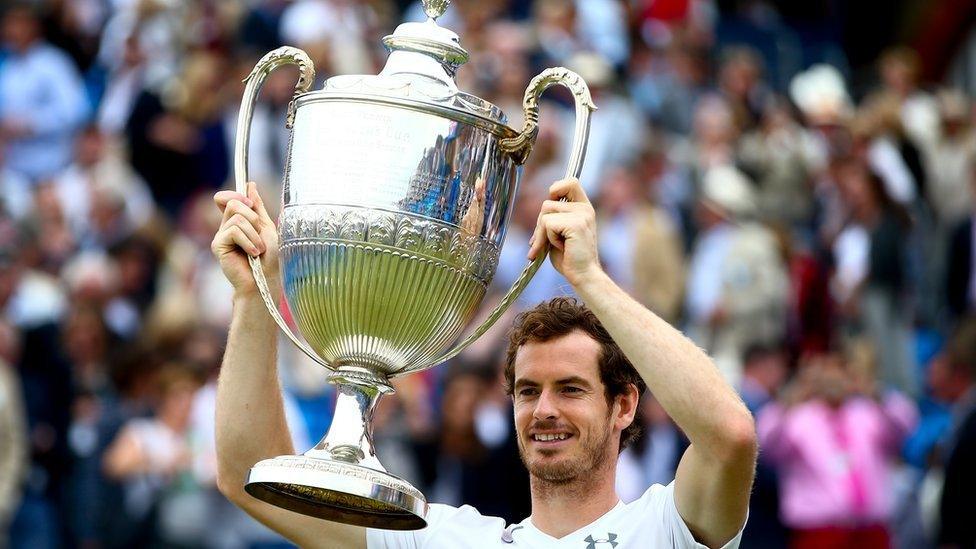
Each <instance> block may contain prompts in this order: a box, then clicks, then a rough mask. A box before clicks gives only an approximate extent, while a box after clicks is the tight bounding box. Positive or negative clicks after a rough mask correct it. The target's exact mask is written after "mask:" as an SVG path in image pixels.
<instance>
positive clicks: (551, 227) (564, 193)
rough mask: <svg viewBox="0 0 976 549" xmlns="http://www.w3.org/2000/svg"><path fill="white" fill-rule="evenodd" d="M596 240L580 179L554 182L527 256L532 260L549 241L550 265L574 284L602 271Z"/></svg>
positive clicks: (591, 209) (592, 221)
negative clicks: (563, 199)
mask: <svg viewBox="0 0 976 549" xmlns="http://www.w3.org/2000/svg"><path fill="white" fill-rule="evenodd" d="M562 198H565V199H566V201H565V202H561V201H560V199H562ZM596 239H597V236H596V213H595V212H594V210H593V205H592V204H590V200H589V199H588V198H587V197H586V193H585V192H584V191H583V186H582V185H580V182H579V180H577V179H572V178H571V179H563V180H560V181H557V182H555V183H553V185H552V186H551V187H549V200H546V201H545V202H543V204H542V211H541V212H540V213H539V221H538V224H537V225H536V228H535V234H533V235H532V240H531V241H530V243H529V259H535V258H536V256H538V255H539V253H540V252H542V250H543V249H544V247H545V245H546V244H547V243H548V244H549V245H550V246H551V248H550V250H549V258H550V259H551V260H552V265H553V267H555V268H556V270H557V271H559V272H560V273H561V274H562V275H563V276H565V277H566V280H569V282H570V284H572V285H573V286H577V285H578V284H580V283H581V282H582V281H583V280H585V279H586V278H587V277H590V276H592V275H595V274H599V273H601V272H602V269H601V268H600V258H599V255H598V254H597V250H596Z"/></svg>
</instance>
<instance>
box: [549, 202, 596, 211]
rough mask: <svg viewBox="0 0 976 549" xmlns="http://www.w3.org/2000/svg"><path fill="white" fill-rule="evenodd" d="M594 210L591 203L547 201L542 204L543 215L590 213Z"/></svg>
mask: <svg viewBox="0 0 976 549" xmlns="http://www.w3.org/2000/svg"><path fill="white" fill-rule="evenodd" d="M592 209H593V206H591V205H590V203H589V202H564V201H562V200H546V201H545V202H543V203H542V213H543V214H547V213H573V212H579V213H584V214H585V213H588V212H589V211H591V210H592Z"/></svg>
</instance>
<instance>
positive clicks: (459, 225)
mask: <svg viewBox="0 0 976 549" xmlns="http://www.w3.org/2000/svg"><path fill="white" fill-rule="evenodd" d="M448 4H449V2H448V1H447V0H425V1H424V9H425V11H426V13H427V15H428V16H429V19H428V20H427V21H426V22H424V23H405V24H402V25H400V26H399V27H398V28H397V29H396V32H395V33H394V34H393V35H391V36H387V37H386V38H384V39H383V43H384V44H385V45H386V47H387V49H389V51H390V56H389V59H388V61H387V63H386V67H385V68H384V69H383V71H382V72H381V73H380V74H379V75H368V76H365V75H357V76H335V77H333V78H330V79H329V80H328V81H327V82H326V83H325V86H324V88H323V89H321V90H319V91H313V92H310V91H309V89H310V88H311V86H312V82H313V81H314V79H315V76H314V68H313V66H312V62H311V60H310V59H309V57H308V55H307V54H305V52H303V51H301V50H299V49H296V48H292V47H283V48H279V49H277V50H275V51H272V52H270V53H268V54H267V55H265V56H264V58H263V59H261V60H260V61H259V62H258V64H257V66H255V67H254V70H253V71H252V72H251V74H250V75H249V76H248V77H247V79H246V80H245V82H246V84H247V86H246V89H245V91H244V98H243V101H242V103H241V111H240V119H239V124H238V128H239V130H238V134H237V143H236V147H235V158H234V161H235V166H234V168H235V171H234V174H235V178H236V184H237V191H238V192H241V193H245V184H246V181H247V180H248V174H247V150H248V140H249V135H250V124H251V116H252V112H253V109H254V103H255V100H256V98H257V95H258V91H259V90H260V88H261V85H262V83H263V82H264V80H265V78H266V77H267V76H268V74H270V73H271V71H273V70H274V69H276V68H278V67H280V66H283V65H298V68H299V70H300V78H299V81H298V84H297V86H296V88H295V97H294V99H293V100H292V102H291V103H290V105H289V107H288V114H287V120H286V125H287V127H288V128H290V129H291V138H290V143H289V147H288V160H287V165H286V168H285V176H284V183H283V188H282V209H281V215H280V218H279V222H278V230H279V237H280V246H281V248H280V262H281V275H282V283H283V287H284V293H285V299H286V300H287V303H288V307H289V309H290V311H291V313H292V316H293V318H294V320H295V323H296V324H297V326H298V330H299V331H300V332H301V334H302V336H303V338H304V340H302V339H299V338H298V337H297V336H296V335H295V334H294V333H292V331H291V330H290V329H289V327H288V325H287V324H286V323H285V321H284V320H283V318H282V316H281V314H280V313H279V312H278V309H277V305H276V301H275V297H274V296H272V295H271V294H270V292H269V290H268V285H267V281H266V280H265V277H264V273H263V271H262V268H261V260H260V259H259V258H251V260H250V262H251V269H252V271H253V273H254V278H255V280H256V282H257V285H258V288H259V289H260V291H261V295H262V296H263V298H264V301H265V303H266V304H267V306H268V310H269V311H270V313H271V315H272V316H273V317H274V319H275V321H276V322H277V323H278V326H279V327H281V329H282V330H283V331H284V333H285V335H287V336H288V338H289V339H291V341H292V342H293V343H294V344H295V345H297V346H298V347H299V348H300V349H301V350H302V351H303V352H304V353H305V354H307V355H308V356H309V357H311V358H312V360H314V361H316V362H317V363H319V364H321V365H322V366H324V367H326V368H327V369H328V370H329V371H330V377H329V380H330V381H331V382H332V383H334V384H335V385H336V388H337V393H338V397H337V403H336V410H335V415H334V419H333V421H332V427H331V428H330V429H329V432H328V434H327V435H326V436H325V438H324V439H322V441H321V442H319V443H318V444H317V445H316V446H315V447H314V448H312V449H311V450H309V451H307V452H305V453H304V454H303V455H300V456H281V457H276V458H273V459H266V460H264V461H261V462H259V463H257V464H255V465H254V466H253V467H252V468H251V471H250V474H249V476H248V480H247V484H246V485H245V490H246V491H247V492H248V493H249V494H251V495H252V496H254V497H256V498H259V499H262V500H264V501H267V502H269V503H272V504H274V505H277V506H279V507H283V508H285V509H290V510H292V511H296V512H299V513H303V514H306V515H311V516H315V517H320V518H324V519H328V520H332V521H338V522H344V523H349V524H356V525H360V526H369V527H376V528H385V529H395V530H412V529H418V528H423V527H424V526H425V525H426V521H425V520H424V517H425V516H426V513H427V501H426V499H425V498H424V496H423V494H421V493H420V491H419V490H417V489H416V488H414V487H413V486H411V485H410V484H409V483H408V482H406V481H404V480H403V479H400V478H398V477H396V476H394V475H391V474H390V473H388V472H386V470H385V469H384V467H383V465H382V464H381V463H380V461H379V459H377V457H376V453H375V452H374V449H373V442H372V428H371V425H370V422H371V418H372V414H373V410H374V408H375V406H376V403H377V401H378V399H379V397H380V396H381V395H384V394H388V393H392V392H393V388H392V387H391V385H390V379H391V378H393V377H395V376H401V375H405V374H409V373H412V372H417V371H420V370H424V369H427V368H430V367H432V366H435V365H437V364H440V363H441V362H444V361H446V360H448V359H449V358H451V357H453V356H455V355H457V354H458V353H459V352H461V350H463V349H464V348H465V347H467V346H468V345H469V344H470V343H471V342H473V341H474V340H475V339H477V338H478V337H479V336H480V335H481V334H483V333H484V332H485V331H486V330H488V328H489V327H490V326H491V325H492V324H493V323H494V322H495V321H496V320H497V319H498V318H499V317H500V316H501V315H502V313H503V312H504V311H505V310H506V309H507V308H508V306H509V305H510V304H511V303H512V302H513V301H514V300H515V299H516V298H517V297H518V295H519V294H520V293H521V291H522V290H523V289H524V288H525V286H526V284H527V283H528V282H529V280H530V279H531V278H532V276H533V275H534V274H535V272H536V270H537V269H538V268H539V266H540V265H541V263H542V261H543V260H544V257H543V256H542V255H540V257H538V258H537V259H536V260H535V261H533V262H531V263H530V264H528V265H527V266H526V268H525V270H524V271H523V272H522V273H521V275H520V276H519V278H518V279H517V280H516V282H515V283H514V285H513V287H512V288H511V289H510V290H509V291H508V293H507V294H506V295H505V296H504V297H503V298H502V299H501V302H500V304H499V305H498V307H497V308H495V309H494V310H493V311H492V312H491V313H490V314H489V315H488V317H487V319H486V320H485V321H484V322H483V323H482V324H481V325H480V326H478V327H477V328H476V329H475V330H474V331H472V332H471V333H470V335H468V336H467V337H465V338H464V339H463V340H462V341H460V343H458V344H456V345H454V346H453V347H452V346H451V343H452V342H454V341H455V340H456V339H457V338H458V337H459V335H460V334H461V331H462V330H463V329H464V328H465V326H467V324H468V323H469V322H470V321H471V320H472V317H473V316H474V315H475V313H476V312H477V311H478V308H479V306H480V304H481V301H482V299H483V297H484V295H485V292H486V290H487V288H488V285H489V283H490V282H491V279H492V276H493V275H494V273H495V268H496V267H497V265H498V257H499V250H500V247H501V245H502V242H503V241H504V239H505V232H506V228H507V226H508V222H509V218H510V217H511V212H512V206H513V201H514V199H515V195H516V191H517V189H518V181H519V176H520V174H521V165H522V164H523V163H524V162H525V160H526V158H527V157H528V155H529V153H530V151H531V149H532V144H533V142H534V140H535V137H536V134H537V133H538V120H539V109H538V102H539V97H540V95H541V94H542V93H543V92H544V91H545V90H546V89H547V88H549V87H550V86H552V85H554V84H560V85H563V86H565V87H567V88H568V89H569V90H570V91H571V92H572V93H573V96H574V97H575V102H576V128H575V135H574V144H573V149H572V153H571V156H570V159H569V168H568V170H567V176H572V177H578V176H579V173H580V169H581V167H582V164H583V156H584V153H585V150H586V141H587V136H588V134H589V119H590V113H591V112H592V111H593V110H595V109H596V107H595V106H594V105H593V102H592V100H591V98H590V93H589V90H588V89H587V87H586V84H585V83H584V82H583V80H582V79H581V78H580V77H579V76H578V75H577V74H575V73H573V72H571V71H569V70H567V69H563V68H553V69H548V70H546V71H544V72H543V73H542V74H540V75H538V76H537V77H535V78H534V79H533V80H532V82H531V83H530V84H529V87H528V89H527V90H526V92H525V101H524V107H525V125H524V127H523V129H522V131H517V130H515V129H513V128H511V127H509V126H508V125H507V123H506V118H505V115H504V114H503V113H502V112H501V110H500V109H499V108H498V107H496V106H494V105H492V104H491V103H488V102H487V101H484V100H482V99H479V98H478V97H475V96H473V95H469V94H467V93H464V92H463V91H460V90H458V88H457V84H456V83H455V80H454V75H455V72H456V71H457V69H458V68H459V67H460V66H461V65H462V64H464V62H465V61H467V59H468V53H467V52H466V51H465V50H464V49H462V48H461V46H460V45H459V41H458V37H457V35H456V34H455V33H453V32H451V31H449V30H447V29H445V28H442V27H440V26H439V25H438V24H437V23H436V21H435V20H436V19H437V18H438V17H439V16H441V15H442V14H443V13H444V10H445V9H446V8H447V5H448Z"/></svg>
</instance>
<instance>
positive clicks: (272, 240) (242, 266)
mask: <svg viewBox="0 0 976 549" xmlns="http://www.w3.org/2000/svg"><path fill="white" fill-rule="evenodd" d="M214 203H216V204H217V207H218V208H219V209H220V211H221V212H222V213H223V215H224V217H223V220H221V222H220V228H219V229H217V234H216V235H215V236H214V239H213V242H212V243H211V244H210V250H211V251H212V252H213V254H214V257H216V258H217V260H218V261H219V262H220V268H221V269H222V270H223V271H224V275H225V276H226V277H227V279H228V280H230V283H231V284H232V285H233V286H234V293H235V294H237V295H250V294H254V293H256V292H257V284H256V283H255V282H254V276H253V275H252V274H251V266H250V265H249V264H248V261H247V255H250V256H252V257H258V256H262V255H263V259H264V261H263V262H262V264H263V266H264V274H265V276H266V277H267V279H268V286H269V288H270V289H271V290H272V292H275V291H276V290H277V289H278V288H280V286H281V282H280V276H279V273H278V231H277V229H276V228H275V224H274V222H273V221H271V217H270V216H269V215H268V210H266V209H265V207H264V201H262V200H261V197H260V195H258V191H257V185H255V184H254V183H253V182H251V183H248V184H247V196H244V195H242V194H240V193H237V192H234V191H220V192H218V193H217V194H215V195H214Z"/></svg>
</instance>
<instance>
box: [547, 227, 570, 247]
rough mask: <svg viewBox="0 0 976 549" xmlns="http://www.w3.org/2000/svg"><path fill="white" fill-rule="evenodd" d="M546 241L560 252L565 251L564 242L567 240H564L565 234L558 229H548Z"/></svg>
mask: <svg viewBox="0 0 976 549" xmlns="http://www.w3.org/2000/svg"><path fill="white" fill-rule="evenodd" d="M546 239H547V240H548V241H549V244H550V245H552V247H553V248H556V249H558V250H562V249H563V246H564V244H563V242H564V241H565V239H564V238H563V234H562V233H561V232H560V231H558V230H557V229H554V228H552V227H546Z"/></svg>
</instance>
